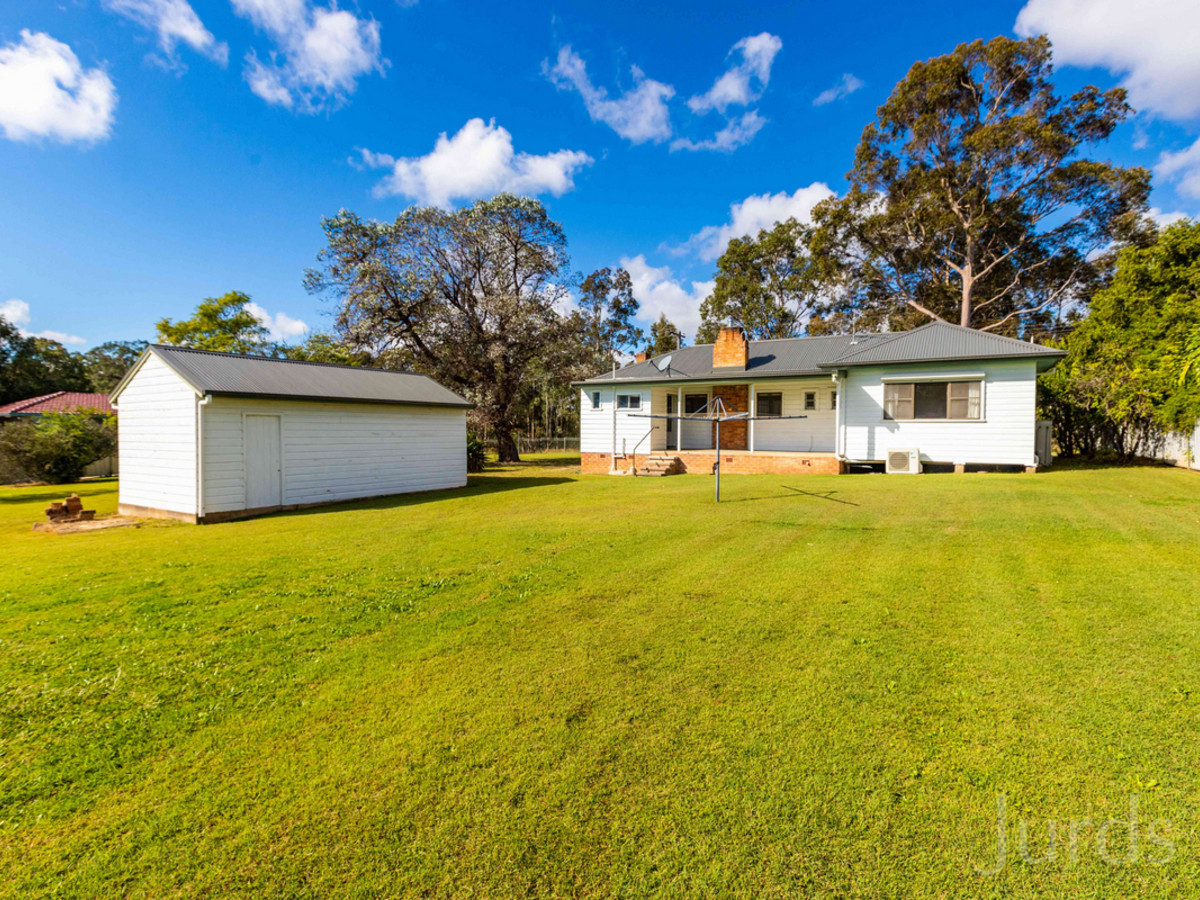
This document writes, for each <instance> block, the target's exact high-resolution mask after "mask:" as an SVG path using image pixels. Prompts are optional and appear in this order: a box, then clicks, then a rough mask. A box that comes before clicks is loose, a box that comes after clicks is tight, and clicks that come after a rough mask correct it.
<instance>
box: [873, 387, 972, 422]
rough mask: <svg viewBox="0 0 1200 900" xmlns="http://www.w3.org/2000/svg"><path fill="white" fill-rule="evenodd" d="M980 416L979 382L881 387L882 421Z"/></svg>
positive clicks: (970, 419)
mask: <svg viewBox="0 0 1200 900" xmlns="http://www.w3.org/2000/svg"><path fill="white" fill-rule="evenodd" d="M982 415H983V383H982V382H980V381H914V382H900V383H890V384H885V385H884V386H883V417H884V418H885V419H952V420H953V419H959V420H963V421H972V420H978V419H980V418H982Z"/></svg>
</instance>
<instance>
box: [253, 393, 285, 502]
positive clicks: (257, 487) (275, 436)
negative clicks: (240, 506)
mask: <svg viewBox="0 0 1200 900" xmlns="http://www.w3.org/2000/svg"><path fill="white" fill-rule="evenodd" d="M282 472H283V450H282V447H281V444H280V439H279V416H246V509H262V508H264V507H268V506H282V505H283V484H282V481H283V476H282Z"/></svg>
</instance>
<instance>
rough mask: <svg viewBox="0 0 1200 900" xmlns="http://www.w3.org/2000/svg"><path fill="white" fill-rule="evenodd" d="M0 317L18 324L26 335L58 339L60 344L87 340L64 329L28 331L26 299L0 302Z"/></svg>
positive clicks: (79, 342)
mask: <svg viewBox="0 0 1200 900" xmlns="http://www.w3.org/2000/svg"><path fill="white" fill-rule="evenodd" d="M0 317H2V318H4V319H5V320H6V321H7V322H9V324H11V325H16V326H17V330H18V331H20V332H21V334H23V335H25V336H26V337H38V338H46V339H47V340H50V341H58V342H59V343H60V344H86V343H87V340H86V339H84V338H81V337H79V336H78V335H74V334H67V333H66V332H64V331H51V330H46V331H26V330H25V328H24V327H23V326H25V325H28V324H29V318H30V316H29V304H28V303H26V302H25V301H24V300H17V299H12V300H5V301H4V302H3V303H0Z"/></svg>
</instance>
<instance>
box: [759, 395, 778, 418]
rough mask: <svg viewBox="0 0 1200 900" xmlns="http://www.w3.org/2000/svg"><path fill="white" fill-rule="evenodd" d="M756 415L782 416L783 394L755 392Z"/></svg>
mask: <svg viewBox="0 0 1200 900" xmlns="http://www.w3.org/2000/svg"><path fill="white" fill-rule="evenodd" d="M754 403H755V412H754V414H755V415H756V416H782V415H783V394H755V395H754Z"/></svg>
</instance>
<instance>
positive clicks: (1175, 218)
mask: <svg viewBox="0 0 1200 900" xmlns="http://www.w3.org/2000/svg"><path fill="white" fill-rule="evenodd" d="M1147 215H1149V216H1150V218H1151V219H1153V220H1154V224H1155V225H1157V226H1158V227H1159V228H1166V227H1167V226H1169V225H1174V224H1175V223H1176V222H1182V221H1183V220H1184V219H1187V218H1190V216H1188V214H1187V213H1184V212H1179V211H1178V210H1176V211H1175V212H1163V211H1162V210H1161V209H1159V208H1158V207H1157V206H1152V207H1150V210H1149V212H1148V213H1147Z"/></svg>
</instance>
